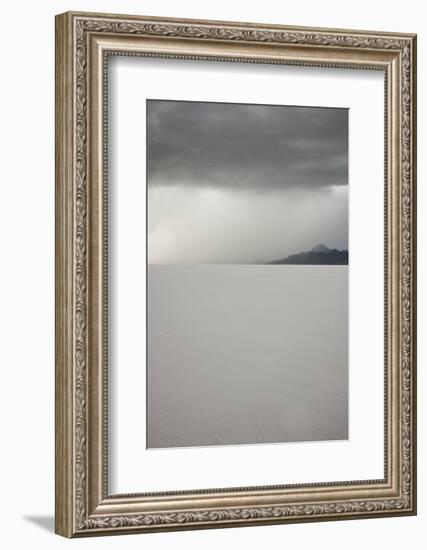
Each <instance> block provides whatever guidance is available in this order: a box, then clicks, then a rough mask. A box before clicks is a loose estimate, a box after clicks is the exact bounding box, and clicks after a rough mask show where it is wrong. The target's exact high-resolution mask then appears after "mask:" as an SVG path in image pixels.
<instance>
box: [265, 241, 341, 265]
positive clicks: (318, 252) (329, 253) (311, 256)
mask: <svg viewBox="0 0 427 550" xmlns="http://www.w3.org/2000/svg"><path fill="white" fill-rule="evenodd" d="M270 263H271V264H275V265H281V264H287V265H348V250H337V249H336V248H328V247H327V246H325V245H324V244H318V245H316V246H315V247H313V248H312V249H311V250H308V251H307V252H299V253H298V254H291V255H290V256H288V257H287V258H283V259H282V260H276V261H274V262H270Z"/></svg>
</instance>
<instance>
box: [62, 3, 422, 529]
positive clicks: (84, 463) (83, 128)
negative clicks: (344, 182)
mask: <svg viewBox="0 0 427 550" xmlns="http://www.w3.org/2000/svg"><path fill="white" fill-rule="evenodd" d="M108 55H141V56H151V57H153V56H154V57H161V56H166V57H180V58H187V59H188V58H190V59H204V60H224V61H233V62H248V63H273V64H280V63H282V64H283V63H285V64H298V65H307V66H317V67H319V66H320V67H346V68H349V69H358V68H368V69H373V70H382V71H384V73H385V83H386V84H385V121H386V135H385V163H386V171H385V172H386V178H385V179H386V181H385V185H386V217H385V227H386V242H385V247H386V250H385V251H386V262H385V263H386V265H385V278H386V300H385V301H386V311H385V316H386V364H385V408H386V410H385V413H386V414H385V418H386V423H385V436H386V437H385V449H384V457H385V477H384V479H380V480H366V481H363V482H355V481H349V482H346V483H321V484H303V485H298V486H296V485H294V486H290V485H283V486H277V487H276V486H275V487H243V488H233V489H224V490H221V489H218V490H208V489H204V490H199V491H193V492H190V491H183V492H169V493H150V494H148V493H147V494H132V495H109V494H108V488H107V479H106V467H107V453H106V437H107V434H106V414H105V413H106V407H107V403H106V392H105V384H106V363H105V359H106V349H105V347H106V346H105V333H106V320H105V307H106V296H105V292H106V290H105V284H104V276H105V265H104V263H105V261H106V251H105V238H106V235H105V213H104V206H105V198H106V197H105V193H106V191H105V154H106V153H105V151H106V136H105V124H104V122H105V116H106V106H105V101H106V86H105V81H106V80H105V74H106V72H105V71H106V69H105V67H106V61H105V60H106V57H107V56H108ZM415 119H416V37H415V35H410V34H401V33H383V32H381V33H377V32H366V31H348V30H331V29H307V28H302V27H282V26H269V25H256V24H248V23H230V22H215V21H193V20H177V19H163V18H151V17H150V18H149V17H136V16H123V15H107V14H89V13H70V12H69V13H65V14H62V15H59V16H57V18H56V510H55V516H56V532H57V533H59V534H61V535H63V536H66V537H78V536H88V535H101V534H102V535H105V534H118V533H130V532H132V533H133V532H146V531H162V530H177V529H198V528H206V527H226V526H239V525H244V526H249V525H259V524H269V523H288V522H298V521H315V520H332V519H349V518H367V517H382V516H395V515H412V514H415V513H416V422H415V420H416V386H415V383H416V380H415V377H416V372H415V364H416V333H415V328H416V327H415V315H416V271H415V269H416V262H415V256H416V218H415V206H416V197H415V175H416V173H415V170H416V158H415V154H416V142H415Z"/></svg>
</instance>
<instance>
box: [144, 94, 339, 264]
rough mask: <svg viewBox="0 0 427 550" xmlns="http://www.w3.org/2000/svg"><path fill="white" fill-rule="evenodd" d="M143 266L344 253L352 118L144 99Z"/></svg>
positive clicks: (325, 111) (322, 111)
mask: <svg viewBox="0 0 427 550" xmlns="http://www.w3.org/2000/svg"><path fill="white" fill-rule="evenodd" d="M147 133H148V139H147V143H148V147H147V173H148V178H147V179H148V228H149V235H148V247H149V248H148V252H149V263H152V264H157V263H257V262H269V261H272V260H276V259H280V258H284V257H286V256H287V255H288V254H292V253H295V252H300V251H303V250H309V249H311V248H312V247H313V246H315V245H316V244H319V243H324V244H325V245H327V246H329V247H331V248H332V247H335V248H339V249H347V248H348V110H347V109H332V108H319V107H294V106H271V105H270V106H268V105H242V104H227V103H202V102H184V101H161V100H149V101H147Z"/></svg>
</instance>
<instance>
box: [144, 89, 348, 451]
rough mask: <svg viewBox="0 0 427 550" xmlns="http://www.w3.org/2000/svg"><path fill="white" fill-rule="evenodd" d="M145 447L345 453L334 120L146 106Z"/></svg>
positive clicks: (198, 106)
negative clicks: (324, 448) (314, 448)
mask: <svg viewBox="0 0 427 550" xmlns="http://www.w3.org/2000/svg"><path fill="white" fill-rule="evenodd" d="M147 187H148V191H147V195H148V199H147V225H148V232H147V239H148V247H147V304H148V306H147V447H148V448H151V449H156V448H170V447H189V446H210V445H237V444H257V443H286V442H302V441H332V440H345V439H347V438H348V435H349V434H348V269H349V267H348V264H349V261H348V260H349V245H348V110H347V109H343V108H329V107H310V106H284V105H283V106H282V105H258V104H232V103H210V102H193V101H170V100H157V99H152V100H147Z"/></svg>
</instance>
